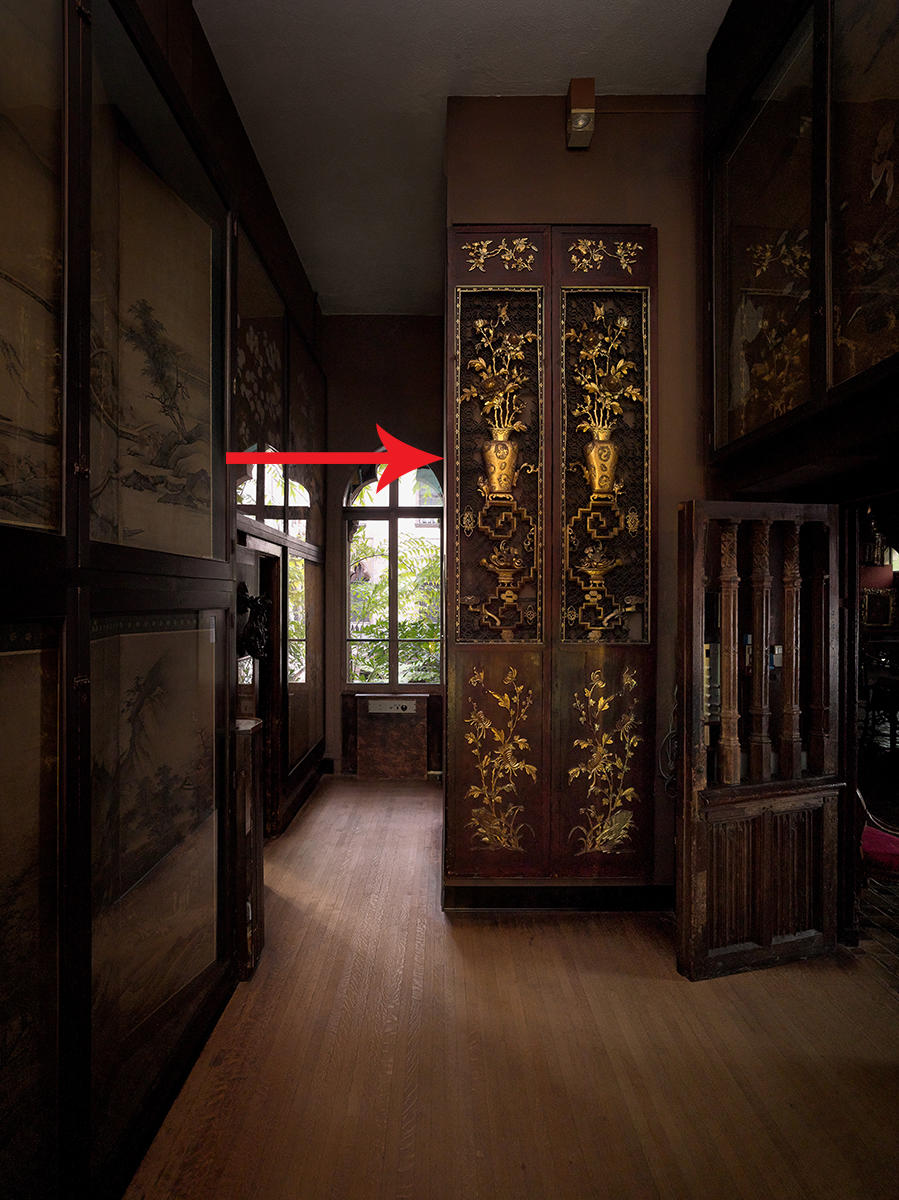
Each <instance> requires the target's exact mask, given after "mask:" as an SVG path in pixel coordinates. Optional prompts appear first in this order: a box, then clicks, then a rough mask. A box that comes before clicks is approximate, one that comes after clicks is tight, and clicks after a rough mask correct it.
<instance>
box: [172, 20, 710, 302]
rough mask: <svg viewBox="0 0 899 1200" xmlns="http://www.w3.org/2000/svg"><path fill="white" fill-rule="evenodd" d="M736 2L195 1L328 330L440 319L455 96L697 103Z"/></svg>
mask: <svg viewBox="0 0 899 1200" xmlns="http://www.w3.org/2000/svg"><path fill="white" fill-rule="evenodd" d="M727 6H728V0H683V2H681V3H671V2H670V0H614V2H613V0H554V2H552V3H551V2H550V0H514V2H513V0H391V3H389V4H387V3H383V2H382V3H374V4H373V3H372V0H327V2H325V3H296V0H252V2H251V3H247V0H194V7H195V8H196V11H197V14H198V16H199V18H200V21H201V22H202V24H203V28H204V29H205V31H206V35H207V37H208V39H209V41H210V44H211V45H212V49H213V51H214V53H215V56H216V59H217V60H218V64H219V67H220V68H221V71H222V74H223V75H224V77H225V82H226V84H227V86H228V89H229V91H230V92H231V95H232V96H233V98H234V101H235V103H236V105H237V108H238V111H239V112H240V115H241V118H242V120H243V123H244V126H245V127H246V130H247V133H248V134H249V136H250V140H251V141H252V143H253V147H254V149H255V151H256V154H257V157H258V158H259V161H260V163H261V165H262V169H263V170H264V172H265V174H266V176H267V178H268V180H269V183H270V185H271V188H272V192H273V193H274V196H275V200H276V201H277V203H278V206H279V207H280V209H281V213H282V215H283V217H284V220H285V221H286V223H287V228H288V230H289V231H290V234H291V236H292V238H293V241H294V244H295V245H296V248H297V250H298V252H299V254H300V258H301V259H302V260H303V265H304V266H305V268H306V273H307V274H308V276H309V280H310V282H311V284H312V287H313V288H314V290H315V291H316V292H317V293H318V296H319V302H320V304H321V307H322V311H323V312H325V313H327V314H333V313H402V314H413V313H433V314H436V313H440V312H441V311H442V306H443V296H442V289H443V246H444V227H445V185H444V180H443V145H444V126H445V117H446V99H447V96H491V95H501V96H531V95H533V96H548V95H555V96H560V95H564V93H565V92H566V91H567V88H568V81H569V79H570V78H572V77H576V76H584V75H586V76H593V77H594V78H595V80H596V90H597V92H598V93H602V94H606V95H641V94H657V95H664V94H687V93H699V92H702V91H703V90H704V81H705V55H706V51H707V50H708V47H709V45H710V43H711V40H712V38H713V37H714V34H715V31H716V30H717V28H718V26H719V25H720V23H721V20H722V19H723V17H724V13H725V11H726V9H727Z"/></svg>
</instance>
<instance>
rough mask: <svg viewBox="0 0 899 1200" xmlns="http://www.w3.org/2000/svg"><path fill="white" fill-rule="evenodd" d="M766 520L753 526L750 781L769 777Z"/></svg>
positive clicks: (768, 605) (769, 598) (768, 634)
mask: <svg viewBox="0 0 899 1200" xmlns="http://www.w3.org/2000/svg"><path fill="white" fill-rule="evenodd" d="M770 531H771V525H770V522H768V521H755V522H754V523H753V526H752V703H751V704H750V706H749V778H750V779H751V780H752V781H753V782H758V781H760V780H764V779H770V778H771V738H770V735H769V733H768V721H769V718H770V708H769V702H768V691H769V689H768V643H769V642H770V640H771V570H770V555H769V538H770Z"/></svg>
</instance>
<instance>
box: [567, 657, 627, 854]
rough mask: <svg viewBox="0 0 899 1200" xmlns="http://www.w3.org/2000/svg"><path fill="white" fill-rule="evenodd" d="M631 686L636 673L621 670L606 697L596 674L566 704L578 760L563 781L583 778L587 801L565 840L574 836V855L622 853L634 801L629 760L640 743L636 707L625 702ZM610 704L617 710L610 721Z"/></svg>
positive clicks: (601, 677) (600, 675)
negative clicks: (577, 732) (578, 731)
mask: <svg viewBox="0 0 899 1200" xmlns="http://www.w3.org/2000/svg"><path fill="white" fill-rule="evenodd" d="M636 686H637V676H636V673H635V672H634V670H633V669H632V668H631V667H625V668H624V670H623V671H622V674H621V681H620V685H619V690H618V691H617V692H611V693H607V692H606V682H605V676H604V674H603V671H602V670H597V671H594V672H593V673H592V674H591V676H590V685H589V687H585V688H584V690H583V691H582V692H580V691H579V692H576V693H575V695H574V697H573V699H572V704H573V707H574V711H575V712H576V713H577V719H578V723H579V724H580V725H581V727H582V729H583V733H582V735H581V736H580V737H577V738H575V740H574V749H575V750H580V751H581V761H580V762H579V763H578V764H577V765H576V766H574V767H571V768H570V770H569V772H568V782H569V784H572V783H574V781H575V780H576V779H580V778H582V777H583V778H584V779H586V781H587V800H588V801H590V803H589V804H587V805H585V806H584V807H583V808H581V809H579V810H578V811H579V813H580V815H581V816H582V817H583V818H584V821H583V824H580V825H575V826H574V828H573V829H572V830H571V831H570V833H569V835H568V837H569V840H570V839H571V838H573V837H575V835H577V838H578V842H579V845H580V849H579V850H578V851H577V853H578V854H591V853H596V852H601V853H604V854H620V853H621V852H622V851H623V850H626V849H628V842H629V841H630V837H631V833H632V831H633V828H634V810H633V805H635V804H637V803H638V802H639V800H640V797H639V795H638V793H637V790H636V788H634V787H633V786H632V785H631V783H630V774H631V767H632V761H631V760H632V759H633V757H634V753H635V751H636V749H637V746H638V745H639V744H640V742H641V741H642V738H641V737H640V735H639V732H638V730H639V728H640V722H639V721H638V720H637V715H636V706H635V704H634V703H633V700H632V699H629V697H630V694H631V693H632V692H633V691H634V689H635V688H636ZM616 705H617V708H618V710H619V711H618V716H617V718H614V716H613V714H614V710H615V708H616ZM612 720H614V724H611V725H610V723H611V721H612Z"/></svg>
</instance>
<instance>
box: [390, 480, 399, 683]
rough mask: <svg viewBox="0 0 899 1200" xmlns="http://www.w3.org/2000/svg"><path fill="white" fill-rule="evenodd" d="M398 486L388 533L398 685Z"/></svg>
mask: <svg viewBox="0 0 899 1200" xmlns="http://www.w3.org/2000/svg"><path fill="white" fill-rule="evenodd" d="M397 490H398V485H397V484H396V483H392V484H391V485H390V527H389V533H388V539H389V540H388V550H387V555H388V557H387V561H388V566H389V571H390V594H389V601H388V614H389V619H388V628H389V637H390V645H389V655H390V682H391V683H397V682H398V681H399V677H400V674H399V660H400V654H399V644H398V638H399V617H398V593H399V542H398V526H397V515H396V502H397Z"/></svg>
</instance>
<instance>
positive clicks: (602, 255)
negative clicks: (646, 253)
mask: <svg viewBox="0 0 899 1200" xmlns="http://www.w3.org/2000/svg"><path fill="white" fill-rule="evenodd" d="M642 249H643V246H642V245H641V244H640V243H639V242H614V243H613V244H612V246H611V248H609V247H607V246H606V244H605V242H604V241H603V240H602V239H601V238H599V239H595V238H578V239H577V241H574V242H572V243H571V245H570V246H569V247H568V254H569V256H570V261H571V267H572V270H574V271H583V272H584V274H586V273H587V272H588V271H598V270H599V269H600V267H601V266H602V265H603V263H604V262H605V261H606V259H607V258H612V259H615V260H616V261H617V262H618V265H619V267H620V268H621V270H622V271H626V272H627V273H628V275H632V274H633V273H634V263H635V262H636V261H637V258H638V257H639V255H640V251H641V250H642Z"/></svg>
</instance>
